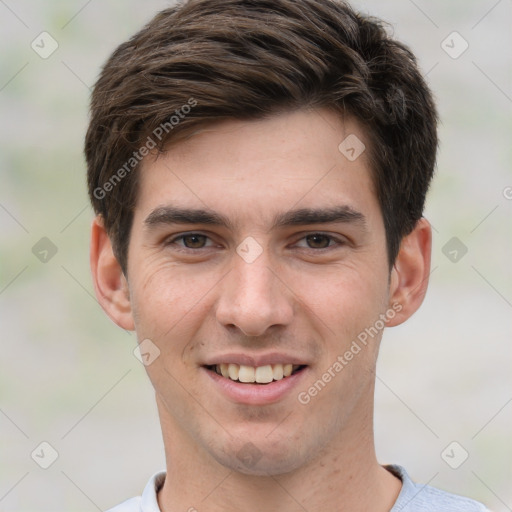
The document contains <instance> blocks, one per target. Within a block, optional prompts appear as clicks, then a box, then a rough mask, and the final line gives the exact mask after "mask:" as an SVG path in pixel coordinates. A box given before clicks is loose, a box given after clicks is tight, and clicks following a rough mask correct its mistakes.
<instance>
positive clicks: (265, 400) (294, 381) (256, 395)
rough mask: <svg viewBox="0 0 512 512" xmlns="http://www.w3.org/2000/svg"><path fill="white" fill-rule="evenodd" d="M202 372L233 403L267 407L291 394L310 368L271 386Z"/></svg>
mask: <svg viewBox="0 0 512 512" xmlns="http://www.w3.org/2000/svg"><path fill="white" fill-rule="evenodd" d="M201 371H203V372H206V374H207V375H208V377H210V379H212V381H213V382H214V383H215V385H216V386H217V388H218V389H219V390H220V391H221V393H223V394H224V395H225V396H226V397H227V398H228V399H230V400H231V401H233V402H236V403H239V404H248V405H267V404H272V403H275V402H278V401H279V400H282V399H283V398H284V397H285V396H286V395H287V394H289V393H290V392H291V391H292V389H293V388H294V387H296V386H297V385H298V384H299V382H300V381H301V380H302V379H303V377H304V374H305V373H306V372H307V371H308V367H305V368H303V369H302V370H300V371H298V372H297V373H294V374H292V375H290V376H289V377H285V378H283V379H281V380H276V381H273V382H270V383H269V384H244V383H241V382H236V381H234V380H231V379H228V378H226V377H222V376H221V375H219V374H218V373H216V372H214V371H211V370H207V369H206V368H204V367H201Z"/></svg>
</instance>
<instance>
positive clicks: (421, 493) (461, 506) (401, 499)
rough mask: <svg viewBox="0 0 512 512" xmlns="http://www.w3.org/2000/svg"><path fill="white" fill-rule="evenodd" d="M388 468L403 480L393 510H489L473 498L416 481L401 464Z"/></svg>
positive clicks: (426, 511) (393, 511) (422, 511)
mask: <svg viewBox="0 0 512 512" xmlns="http://www.w3.org/2000/svg"><path fill="white" fill-rule="evenodd" d="M386 469H387V470H388V471H391V473H393V474H394V475H396V476H397V477H398V478H400V480H402V490H401V491H400V494H399V495H398V498H397V500H396V503H395V505H394V506H393V508H392V509H391V512H488V510H487V508H486V507H485V506H484V505H482V504H481V503H479V502H478V501H475V500H473V499H471V498H466V497H464V496H458V495H456V494H451V493H449V492H446V491H442V490H441V489H437V488H435V487H431V486H430V485H421V484H416V483H414V482H413V481H412V480H411V479H410V477H409V475H408V474H407V472H406V471H405V469H404V468H402V467H401V466H396V465H391V466H386Z"/></svg>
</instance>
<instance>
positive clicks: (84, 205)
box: [0, 0, 512, 512]
mask: <svg viewBox="0 0 512 512" xmlns="http://www.w3.org/2000/svg"><path fill="white" fill-rule="evenodd" d="M354 4H355V5H356V6H357V7H358V8H359V9H360V10H362V11H364V12H370V13H372V14H375V15H378V16H382V17H383V18H384V19H386V20H387V21H389V22H390V23H391V24H392V26H393V29H394V32H395V34H396V36H397V37H398V38H400V39H402V40H403V41H405V42H406V43H408V44H409V45H410V46H411V47H412V49H413V50H414V52H415V53H416V54H417V55H418V58H419V62H420V65H421V68H422V70H423V71H424V73H425V74H426V75H427V79H428V81H429V83H430V85H431V87H432V88H433V90H434V93H435V95H436V97H437V100H438V104H439V109H440V113H441V117H442V123H441V127H440V136H441V148H440V154H439V165H438V171H437V177H436V179H435V182H434V185H433V187H432V190H431V193H430V196H429V200H428V206H427V211H426V216H427V218H428V219H429V220H430V221H431V222H432V224H433V226H434V228H435V231H434V248H433V265H432V268H433V273H432V276H431V284H430V290H429V293H428V295H427V298H426V300H425V304H424V306H423V307H422V309H421V310H420V311H419V312H418V313H417V314H416V315H415V316H414V317H413V318H412V319H411V320H410V321H409V322H408V323H407V324H405V325H403V326H400V327H397V328H393V329H389V330H388V331H386V333H385V335H384V342H383V346H382V350H381V357H380V366H379V368H378V380H377V390H376V402H377V403H376V419H375V423H376V437H377V448H378V454H379V457H380V460H381V461H382V462H383V463H391V462H394V463H400V464H403V465H405V466H406V468H407V469H408V470H409V472H410V474H411V475H412V476H413V478H414V479H416V480H418V481H421V482H424V483H426V482H429V483H430V484H431V485H435V486H438V487H442V488H446V489H449V490H451V491H453V492H456V493H460V494H467V495H471V496H472V497H474V498H477V499H480V500H482V501H484V502H485V503H486V504H487V505H488V506H490V508H491V509H492V510H494V511H496V512H501V511H506V510H512V490H511V489H512V487H511V485H510V483H511V481H512V462H511V461H512V443H511V432H512V386H511V384H512V377H511V373H512V372H511V369H512V368H511V366H512V365H511V361H512V357H511V356H512V342H511V339H512V336H511V335H512V322H511V313H512V279H511V272H510V261H511V256H512V242H511V233H512V229H511V228H512V221H511V218H512V215H511V214H512V188H510V187H512V174H511V172H510V166H511V149H510V148H511V140H512V139H511V124H512V122H511V110H512V109H511V106H512V83H511V76H512V74H511V70H512V66H511V58H510V48H512V40H511V39H512V36H511V33H512V32H511V30H510V23H511V19H512V2H511V1H510V0H500V1H496V0H474V1H467V0H464V1H463V0H457V1H455V0H451V1H449V2H447V1H444V0H443V1H442V0H435V1H434V0H432V1H426V0H415V1H414V2H413V1H412V0H392V1H387V2H378V1H377V0H371V1H370V0H369V1H357V2H354ZM166 5H169V2H164V1H158V0H151V1H146V2H140V1H135V0H129V1H124V2H113V1H100V0H90V1H89V2H87V1H85V0H69V1H66V2H64V1H58V0H51V1H50V0H48V1H45V2H36V1H29V0H18V1H15V0H0V30H1V36H0V41H1V48H2V49H1V64H0V112H1V118H0V119H1V121H0V130H1V131H0V172H1V182H0V223H1V224H0V225H1V230H0V239H1V249H0V315H1V316H0V329H1V331H0V332H1V338H0V339H1V345H0V347H1V352H0V354H1V355H0V511H31V510H38V511H94V510H104V509H106V508H108V507H110V506H112V505H114V504H115V503H117V502H120V501H122V500H123V499H125V498H127V497H129V496H132V495H135V494H140V492H141V490H142V488H143V486H144V485H145V483H146V481H147V479H148V478H149V477H150V476H151V474H152V473H153V472H155V471H157V470H159V469H161V468H163V466H164V458H163V448H162V443H161V436H160V429H159V425H158V418H157V415H156V408H155V405H154V396H153V393H152V389H151V386H150V384H149V381H148V380H147V378H146V375H145V372H144V368H143V366H142V365H141V364H140V363H139V361H138V360H137V359H136V358H135V357H134V355H133V349H134V347H135V345H136V339H135V336H134V335H133V334H132V335H129V334H127V333H126V332H124V331H122V330H120V329H119V328H117V327H116V326H115V325H114V324H113V323H112V322H110V320H109V319H108V318H107V317H106V316H105V314H104V313H103V312H102V310H101V308H100V307H99V305H98V304H97V302H96V300H95V298H94V293H93V290H92V286H91V279H90V275H89V266H88V245H89V243H88V236H89V233H88V231H89V226H90V222H91V219H92V212H91V209H90V207H89V205H88V201H87V195H86V187H85V165H84V159H83V155H82V145H83V137H84V133H85V130H86V126H87V118H88V114H87V110H88V99H89V95H90V88H91V86H92V85H93V84H94V81H95V79H96V77H97V76H98V72H99V69H100V66H101V65H102V64H103V62H104V61H105V59H106V58H107V56H108V55H109V54H110V52H111V51H112V50H113V49H114V48H115V46H116V45H117V44H119V43H121V42H122V41H124V40H125V39H126V38H127V37H128V36H130V35H131V34H132V33H133V32H134V31H136V30H137V29H138V28H140V27H141V25H142V24H143V23H144V22H146V21H148V20H149V19H150V18H151V17H152V15H153V14H154V13H155V12H156V11H157V10H159V9H161V8H163V7H165V6H166ZM43 31H47V32H49V33H50V34H51V36H52V37H53V38H54V39H55V40H56V41H57V43H58V45H59V46H58V48H57V50H56V51H55V52H54V53H53V54H52V55H50V56H49V57H48V58H46V59H43V58H41V57H40V56H39V55H38V54H37V53H36V52H35V51H34V50H33V49H32V48H31V43H32V41H33V40H34V39H36V43H37V41H39V39H37V38H38V36H39V34H40V33H41V32H43ZM453 31H457V32H458V33H459V34H460V35H461V36H462V37H463V38H464V40H465V41H467V43H468V44H469V47H468V49H467V50H466V51H465V52H464V53H463V54H462V55H460V56H459V57H458V58H452V57H450V56H449V55H448V54H447V53H446V52H445V50H444V49H443V47H442V42H443V41H444V40H445V39H446V38H447V36H448V35H449V34H451V33H452V32H453ZM451 37H452V38H451V39H448V40H447V41H448V44H449V45H450V46H454V48H453V49H452V52H454V51H456V50H457V49H460V48H461V46H460V45H461V44H464V43H463V41H462V40H461V39H455V40H453V36H451ZM455 37H456V38H457V37H458V36H455ZM451 41H453V42H451ZM46 44H48V43H46ZM445 45H446V43H445ZM45 47H46V49H48V48H49V47H48V46H45ZM507 187H508V188H507ZM43 237H47V238H48V239H50V240H51V242H52V243H53V244H54V245H55V247H56V248H57V253H56V254H55V255H54V256H53V257H49V256H51V252H50V253H48V256H47V258H48V261H46V262H43V261H40V258H41V257H43V256H42V255H41V253H40V251H39V252H38V247H39V246H37V245H36V244H37V243H38V241H39V240H40V239H41V238H43ZM453 237H457V239H458V240H459V241H460V243H459V242H457V243H459V245H460V244H463V245H464V247H466V248H467V253H466V254H464V255H463V256H462V257H461V254H462V252H461V251H460V248H459V249H457V250H458V253H457V258H458V261H455V262H453V261H450V259H449V257H447V256H446V255H445V253H447V254H448V255H449V251H450V250H452V251H453V247H451V246H448V248H445V249H444V252H443V248H444V247H445V244H447V242H448V241H449V240H450V239H452V238H453ZM40 243H43V244H45V243H47V242H40ZM35 245H36V249H34V251H33V247H34V246H35ZM460 247H462V245H460ZM34 252H35V253H36V254H34ZM38 255H39V257H37V256H38ZM43 259H44V257H43ZM452 259H453V255H452ZM43 441H46V442H48V443H50V445H51V446H52V447H54V449H55V450H56V451H57V453H58V458H57V459H56V460H55V462H54V463H53V464H52V465H51V466H50V467H49V468H48V469H42V468H41V467H40V466H39V465H38V464H36V462H35V461H34V459H33V458H32V457H31V453H32V452H33V451H34V450H35V449H36V448H37V447H38V446H39V445H40V443H41V442H43ZM453 441H456V442H457V443H459V445H460V447H458V445H457V447H456V449H455V451H454V452H451V451H450V450H448V453H449V454H450V455H451V454H453V457H455V458H457V457H461V456H462V455H461V454H463V452H462V451H460V450H461V449H463V450H465V451H467V453H468V454H469V456H468V459H467V460H466V461H465V462H464V463H463V464H462V465H460V467H458V468H457V469H452V468H451V467H449V465H448V464H447V463H446V462H445V460H443V458H442V456H441V453H442V452H443V450H444V449H445V448H446V447H447V446H448V445H449V444H450V443H452V442H453ZM39 450H40V449H39ZM457 450H458V451H457ZM35 453H36V454H37V453H40V451H39V452H38V451H37V450H36V452H35ZM47 453H48V452H47ZM453 457H452V459H453ZM34 458H35V459H36V460H37V456H36V455H34ZM445 458H446V457H445ZM205 506H206V505H205ZM198 507H199V502H198Z"/></svg>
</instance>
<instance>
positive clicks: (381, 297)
mask: <svg viewBox="0 0 512 512" xmlns="http://www.w3.org/2000/svg"><path fill="white" fill-rule="evenodd" d="M353 135H356V136H357V137H358V139H359V140H360V141H362V142H364V143H366V138H365V135H364V132H363V131H362V130H361V129H360V128H359V127H358V125H357V124H356V123H355V122H353V121H351V120H350V119H344V120H342V119H340V118H339V116H337V115H335V114H334V113H332V112H330V111H326V110H321V111H301V112H294V113H290V114H280V115H276V116H275V117H272V118H269V119H266V120H260V121H243V122H242V121H229V122H223V123H221V124H217V125H214V126H213V127H210V128H208V129H205V130H203V131H201V132H200V133H198V134H195V135H194V136H193V137H191V138H190V139H188V140H187V141H185V142H180V143H178V144H176V145H175V146H174V147H171V148H170V150H169V151H168V152H167V153H165V154H164V155H160V156H159V157H158V158H157V159H156V160H152V161H149V160H148V161H146V162H145V164H144V167H143V169H142V170H141V180H140V195H139V199H138V203H137V208H136V211H135V215H134V223H133V229H132V234H131V240H130V247H129V254H128V283H129V293H130V302H131V306H132V311H133V319H134V322H135V328H136V331H137V336H138V339H139V341H142V340H145V339H149V340H151V343H154V344H155V345H156V346H157V347H158V349H159V350H160V355H159V357H157V358H156V359H155V360H154V361H153V362H152V363H151V364H150V365H148V366H147V371H148V374H149V377H150V379H151V381H152V383H153V385H154V387H155V390H156V393H157V397H158V403H159V408H160V414H161V416H162V422H163V425H164V437H166V436H168V438H169V440H170V439H171V438H172V439H174V440H176V442H181V443H182V444H183V445H188V446H190V447H192V446H194V447H195V448H194V450H195V453H196V454H197V453H199V454H200V456H201V457H204V459H205V460H208V461H210V462H213V460H215V461H217V462H219V463H220V464H222V465H224V466H226V467H228V468H231V469H236V470H238V471H242V472H247V473H257V474H280V473H284V472H288V471H292V470H295V469H297V468H300V467H302V466H304V465H305V464H307V463H308V462H311V461H313V460H314V459H315V458H316V457H318V456H319V455H320V454H324V453H326V452H328V451H330V450H332V449H333V448H334V447H335V446H338V447H339V446H343V443H345V444H346V443H347V442H350V441H353V440H355V439H356V438H358V439H359V442H365V440H367V441H368V443H370V439H371V423H372V420H371V417H372V416H371V415H372V407H373V399H372V396H373V383H374V367H375V362H376V358H377V352H378V345H379V341H380V336H381V329H382V325H381V324H382V320H381V321H380V322H378V320H379V315H382V314H386V311H387V310H388V309H389V308H390V307H391V304H390V303H389V301H390V297H389V268H388V262H387V258H386V240H385V231H384V225H383V220H382V215H381V212H380V208H379V205H378V202H377V198H376V195H375V192H374V188H373V186H372V181H371V178H370V170H369V167H368V160H367V155H366V153H365V152H363V153H362V154H361V156H359V157H358V158H356V159H355V160H354V159H353V156H354V154H356V155H357V151H358V150H359V149H360V146H357V147H356V148H355V151H354V152H352V151H351V146H353V145H354V140H355V139H354V138H353ZM348 136H351V138H350V139H348V147H345V146H342V149H343V148H345V149H344V153H345V154H343V152H342V151H340V149H338V146H339V145H340V143H342V142H343V141H344V140H345V139H346V138H347V137H348ZM356 142H357V141H356ZM350 143H352V144H350ZM347 156H348V157H349V158H347ZM352 160H353V161H352ZM381 318H382V317H381ZM369 332H371V333H372V334H371V335H369V334H368V333H369ZM361 333H366V344H363V343H362V342H361V341H359V342H358V343H357V345H358V346H359V350H357V348H355V346H354V344H353V342H354V341H357V340H358V336H359V340H362V339H363V338H364V335H362V336H361ZM145 343H148V342H145ZM351 347H352V348H351ZM347 351H349V352H350V351H351V352H352V354H353V357H351V358H350V357H349V358H347V357H345V356H344V355H345V353H346V352H347ZM340 356H341V359H340ZM337 361H338V365H336V362H337ZM228 364H230V365H231V366H228ZM289 365H292V366H291V367H290V366H289ZM340 365H341V368H340ZM255 368H256V369H255ZM290 368H291V369H292V371H293V373H292V375H289V376H284V377H283V372H284V374H289V372H290ZM223 372H224V374H225V375H227V374H228V373H229V374H230V375H231V377H232V378H233V379H236V377H237V375H238V377H239V379H241V380H246V381H249V382H239V381H237V380H232V378H230V377H229V376H223V375H219V373H223ZM326 372H327V373H328V374H329V375H330V378H329V377H326V376H325V374H326ZM274 378H275V380H274ZM270 379H273V380H272V382H268V381H269V380H270ZM254 380H259V381H262V382H261V383H258V382H251V381H254ZM319 380H320V381H321V383H318V382H317V381H319ZM315 382H316V383H317V384H316V387H315ZM312 387H313V388H314V389H316V392H315V391H314V390H313V391H310V388H312ZM178 440H179V441H178ZM212 458H213V459H212Z"/></svg>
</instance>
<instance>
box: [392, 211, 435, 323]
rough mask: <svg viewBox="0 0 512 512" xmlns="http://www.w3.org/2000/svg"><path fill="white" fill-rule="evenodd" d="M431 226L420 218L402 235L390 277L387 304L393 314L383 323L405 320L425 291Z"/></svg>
mask: <svg viewBox="0 0 512 512" xmlns="http://www.w3.org/2000/svg"><path fill="white" fill-rule="evenodd" d="M431 250H432V229H431V227H430V224H429V222H428V221H427V220H426V219H424V218H421V219H420V220H419V221H418V222H417V224H416V226H415V228H414V229H413V231H412V232H411V233H410V234H409V235H407V236H406V237H404V238H403V240H402V243H401V244H400V251H399V252H398V256H397V258H396V260H395V264H394V265H393V269H392V271H391V279H390V294H389V297H390V299H389V307H393V309H394V310H395V311H397V314H396V315H395V316H394V317H393V319H391V320H389V321H388V323H387V325H388V327H392V326H395V325H399V324H401V323H402V322H405V320H407V319H408V318H409V317H411V316H412V315H413V313H414V312H415V311H416V310H417V309H418V308H419V307H420V305H421V303H422V302H423V299H424V298H425V294H426V292H427V287H428V280H429V276H430V258H431Z"/></svg>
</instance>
